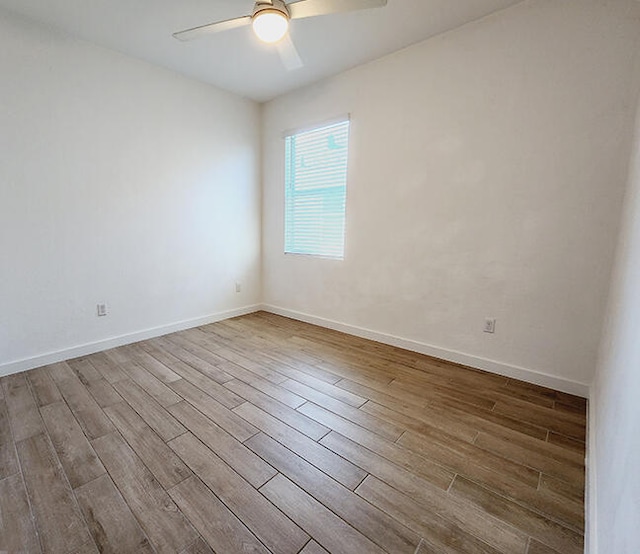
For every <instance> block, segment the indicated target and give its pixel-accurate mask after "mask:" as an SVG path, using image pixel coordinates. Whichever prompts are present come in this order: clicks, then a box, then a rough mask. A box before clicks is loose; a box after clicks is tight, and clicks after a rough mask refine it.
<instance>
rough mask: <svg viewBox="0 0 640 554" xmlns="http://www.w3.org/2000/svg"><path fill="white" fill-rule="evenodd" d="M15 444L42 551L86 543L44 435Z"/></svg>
mask: <svg viewBox="0 0 640 554" xmlns="http://www.w3.org/2000/svg"><path fill="white" fill-rule="evenodd" d="M16 446H17V450H18V457H19V459H20V465H21V466H22V472H23V475H24V481H25V485H26V488H27V493H28V496H29V501H30V504H31V508H32V510H33V514H34V516H35V521H36V525H37V529H38V534H39V536H40V543H41V545H42V551H43V552H44V553H45V554H48V553H51V554H57V553H66V552H68V551H69V550H73V549H75V548H78V547H80V546H82V545H83V544H84V543H86V542H88V541H89V540H90V539H91V537H90V535H89V531H88V530H87V527H86V525H85V523H84V520H83V518H82V515H81V513H80V509H79V508H78V506H77V504H76V501H75V499H74V497H73V493H72V492H71V488H70V487H69V484H68V482H67V479H66V477H65V475H64V473H63V471H62V468H61V467H60V466H59V464H58V461H57V459H56V454H55V452H54V450H53V446H52V445H51V444H50V442H49V439H48V438H47V436H46V435H45V434H43V433H42V434H39V435H35V436H32V437H30V438H27V439H24V440H22V441H20V442H18V443H17V444H16Z"/></svg>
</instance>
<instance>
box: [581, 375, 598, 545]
mask: <svg viewBox="0 0 640 554" xmlns="http://www.w3.org/2000/svg"><path fill="white" fill-rule="evenodd" d="M593 400H594V390H593V388H592V389H591V394H590V395H589V402H588V404H587V455H586V458H585V470H586V487H585V497H584V514H585V531H584V552H585V554H598V518H597V515H598V512H597V498H598V496H597V495H598V482H597V477H598V474H597V473H596V429H597V424H598V422H597V419H596V411H595V404H594V402H593Z"/></svg>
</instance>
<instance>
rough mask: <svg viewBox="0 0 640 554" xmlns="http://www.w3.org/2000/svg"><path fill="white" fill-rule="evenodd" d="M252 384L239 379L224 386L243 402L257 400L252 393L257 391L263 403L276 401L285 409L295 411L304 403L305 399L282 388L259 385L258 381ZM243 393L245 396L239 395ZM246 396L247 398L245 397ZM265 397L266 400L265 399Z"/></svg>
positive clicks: (265, 384) (264, 384)
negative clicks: (234, 392) (242, 399)
mask: <svg viewBox="0 0 640 554" xmlns="http://www.w3.org/2000/svg"><path fill="white" fill-rule="evenodd" d="M251 382H252V383H253V384H249V383H247V382H246V381H242V380H240V379H233V380H231V381H227V382H226V383H225V384H224V386H225V387H227V388H229V389H230V390H234V391H236V392H237V394H239V395H240V396H242V397H243V398H244V399H245V400H249V401H251V402H252V401H253V398H258V397H257V396H256V394H255V392H254V391H259V392H260V394H261V396H260V398H261V399H262V400H263V403H264V402H268V401H269V399H272V400H276V401H278V402H280V403H281V404H284V405H285V406H286V407H287V408H291V409H295V408H297V407H298V406H301V405H302V404H304V403H305V399H304V398H301V397H300V396H298V395H297V394H294V393H293V392H291V391H288V390H286V389H284V388H282V387H281V386H279V385H273V384H271V383H260V382H259V380H256V379H251ZM239 391H243V392H244V393H245V394H244V395H243V394H241V392H239ZM247 394H248V395H249V396H247ZM265 397H266V398H265Z"/></svg>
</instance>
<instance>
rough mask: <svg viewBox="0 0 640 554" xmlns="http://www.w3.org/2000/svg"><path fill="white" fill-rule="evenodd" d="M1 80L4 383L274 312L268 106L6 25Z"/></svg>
mask: <svg viewBox="0 0 640 554" xmlns="http://www.w3.org/2000/svg"><path fill="white" fill-rule="evenodd" d="M0 75H2V77H1V82H0V374H2V373H6V372H8V371H15V370H19V369H24V368H25V367H29V366H33V365H39V364H40V363H42V362H45V361H47V360H49V359H50V357H45V358H36V359H35V360H27V361H25V362H21V363H13V362H16V361H19V360H24V359H29V358H33V357H38V356H41V355H44V354H47V353H50V352H54V351H58V350H64V349H68V348H71V347H75V346H77V345H83V344H87V343H93V342H95V341H101V340H104V339H108V338H110V337H118V336H120V335H129V334H131V333H137V332H140V331H144V330H147V329H149V328H155V327H161V326H167V325H169V326H170V325H172V324H175V323H177V322H182V321H185V320H193V319H194V318H202V317H205V318H206V317H208V316H212V315H215V314H218V313H220V312H224V311H227V310H234V309H237V308H241V307H244V306H247V305H252V304H255V303H257V302H259V301H260V294H261V290H260V224H261V221H260V192H259V187H260V175H259V170H260V168H259V164H260V148H259V142H260V136H259V128H260V108H259V106H258V105H256V104H254V103H251V102H249V101H246V100H243V99H241V98H238V97H235V96H233V95H231V94H227V93H223V92H221V91H219V90H216V89H214V88H212V87H210V86H206V85H202V84H199V83H196V82H195V81H190V80H188V79H186V78H183V77H179V76H177V75H175V74H173V73H170V72H168V71H165V70H163V69H159V68H156V67H153V66H151V65H148V64H146V63H143V62H139V61H135V60H133V59H131V58H127V57H124V56H121V55H119V54H117V53H114V52H111V51H108V50H104V49H101V48H99V47H96V46H93V45H91V44H89V43H85V42H80V41H76V40H72V39H71V38H68V37H65V36H63V35H60V34H56V33H54V32H52V31H49V30H47V29H45V28H43V27H38V26H35V25H32V24H29V23H26V22H24V21H22V20H20V19H17V18H15V17H13V16H10V15H8V14H6V13H4V12H3V13H1V14H0ZM236 280H240V281H242V284H243V290H242V293H240V294H236V292H235V285H234V283H235V281H236ZM103 301H104V302H107V303H108V304H109V306H110V309H111V313H110V314H109V315H108V317H106V318H98V317H96V312H95V310H96V304H97V303H98V302H103ZM81 350H82V349H81ZM77 352H79V351H73V352H72V353H77ZM67 354H69V353H67ZM60 356H62V357H64V355H63V354H60V355H58V357H60ZM67 357H68V356H67Z"/></svg>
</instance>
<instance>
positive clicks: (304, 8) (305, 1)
mask: <svg viewBox="0 0 640 554" xmlns="http://www.w3.org/2000/svg"><path fill="white" fill-rule="evenodd" d="M386 5H387V0H300V1H299V2H292V3H291V4H287V8H288V10H289V13H290V14H291V19H302V18H303V17H315V16H317V15H329V14H332V13H342V12H351V11H355V10H366V9H369V8H382V7H383V6H386Z"/></svg>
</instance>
